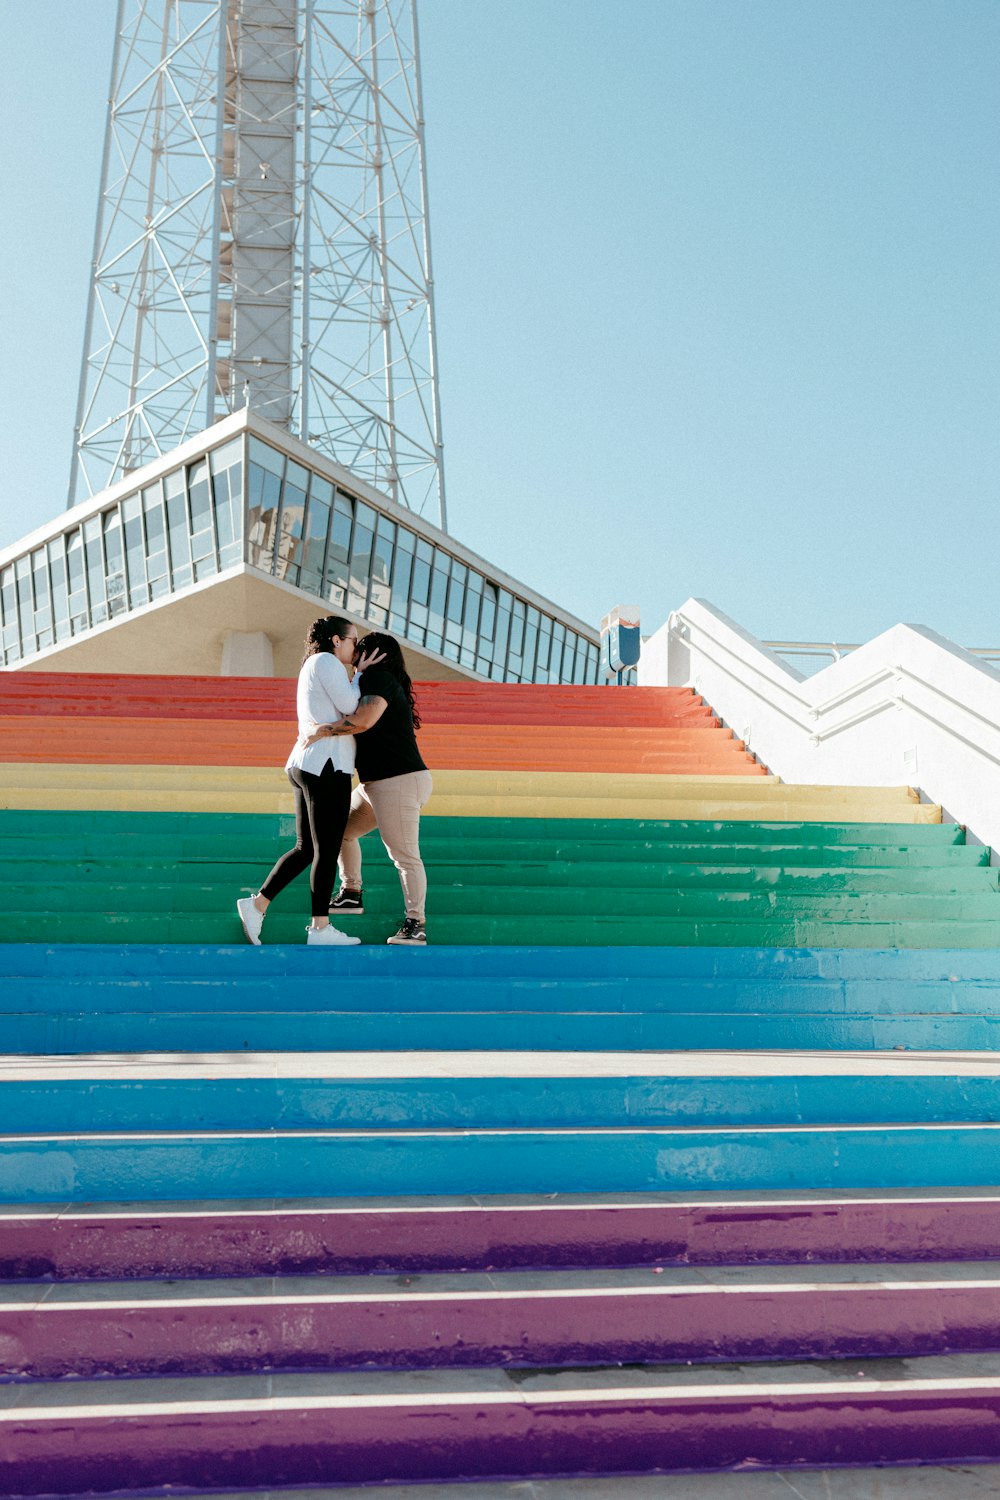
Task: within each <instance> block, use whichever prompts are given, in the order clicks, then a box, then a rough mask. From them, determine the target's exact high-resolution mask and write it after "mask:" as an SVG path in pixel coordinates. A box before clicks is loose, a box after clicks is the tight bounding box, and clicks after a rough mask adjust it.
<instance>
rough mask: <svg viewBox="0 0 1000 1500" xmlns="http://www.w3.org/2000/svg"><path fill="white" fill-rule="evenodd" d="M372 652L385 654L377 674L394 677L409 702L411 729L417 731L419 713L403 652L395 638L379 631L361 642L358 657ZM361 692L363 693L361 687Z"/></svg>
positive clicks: (375, 631) (374, 631)
mask: <svg viewBox="0 0 1000 1500" xmlns="http://www.w3.org/2000/svg"><path fill="white" fill-rule="evenodd" d="M372 651H383V652H384V653H385V661H380V662H379V664H378V668H377V670H378V671H379V672H381V671H386V672H390V673H391V674H392V676H393V677H395V679H396V681H397V682H398V683H399V685H400V687H401V688H402V689H403V692H404V693H405V694H406V696H407V699H408V700H409V704H410V712H411V713H412V715H413V727H414V729H419V728H420V713H419V711H418V709H417V700H416V698H414V696H413V683H412V682H411V680H410V674H409V672H408V671H407V670H406V662H405V661H404V660H403V652H402V649H401V648H400V644H399V642H398V641H397V640H396V637H395V636H394V635H384V634H383V633H382V631H381V630H373V631H372V632H371V634H370V635H366V636H365V638H364V640H363V641H362V642H361V644H360V646H359V647H358V655H359V656H363V655H367V654H369V653H371V652H372ZM361 691H362V692H364V686H363V685H362V689H361Z"/></svg>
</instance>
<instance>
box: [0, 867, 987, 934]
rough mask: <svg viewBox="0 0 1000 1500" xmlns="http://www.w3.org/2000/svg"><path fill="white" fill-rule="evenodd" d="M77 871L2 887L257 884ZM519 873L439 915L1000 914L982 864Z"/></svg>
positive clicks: (98, 900)
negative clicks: (761, 871) (956, 871)
mask: <svg viewBox="0 0 1000 1500" xmlns="http://www.w3.org/2000/svg"><path fill="white" fill-rule="evenodd" d="M591 869H592V874H593V876H595V877H601V876H604V877H605V879H606V877H607V875H608V867H607V866H597V867H591ZM74 873H75V874H76V876H77V878H75V879H73V880H68V881H53V880H51V879H45V878H44V877H43V878H42V879H39V880H34V881H32V880H29V879H22V878H21V874H20V871H18V872H17V875H16V878H15V879H13V880H11V881H10V882H9V883H5V885H4V903H5V907H6V911H7V912H8V913H9V914H10V916H11V917H12V918H13V917H14V916H15V915H16V914H19V913H22V912H31V913H33V914H35V915H36V916H41V915H43V914H45V915H47V914H48V913H50V912H51V913H53V914H54V913H57V912H74V913H76V914H78V915H79V914H84V913H87V912H95V913H115V914H119V913H120V914H121V915H122V916H123V917H124V916H126V915H130V916H131V915H134V916H139V915H143V916H145V915H146V914H152V915H154V916H160V915H163V914H168V915H171V916H174V915H176V916H184V915H186V914H187V913H204V912H213V911H214V912H222V911H224V910H225V909H226V908H227V907H228V906H229V905H231V904H234V903H235V900H236V896H237V894H242V893H243V892H245V891H247V890H253V889H254V887H255V884H256V882H254V881H249V882H247V881H246V880H244V881H242V882H241V883H240V884H239V885H237V884H236V883H235V881H234V880H232V879H223V880H219V881H216V882H214V883H210V882H209V881H208V880H207V879H204V878H200V875H199V871H198V867H193V868H192V869H190V870H185V871H183V872H181V875H182V878H181V879H174V880H171V881H168V882H154V881H153V880H149V881H144V880H142V879H141V878H140V879H136V880H135V881H128V880H125V879H122V877H121V875H119V877H118V879H117V880H102V879H98V878H96V877H95V876H94V875H91V876H89V877H88V876H87V874H86V873H85V872H82V871H81V872H74ZM174 873H175V874H176V873H177V872H174ZM241 873H243V874H244V875H245V874H246V873H247V872H246V871H243V872H241ZM262 873H263V874H266V873H267V872H266V871H264V872H262ZM511 873H512V872H511V870H510V869H509V867H507V866H505V865H500V864H497V865H496V866H494V867H492V869H487V870H485V871H483V870H481V869H480V870H476V869H473V870H469V871H467V872H465V878H464V879H462V876H461V874H460V873H459V872H457V871H456V872H455V874H456V877H457V878H455V879H453V881H452V882H451V883H449V882H448V881H447V880H442V881H438V882H436V883H435V885H434V887H433V891H432V894H431V896H430V898H429V899H430V910H431V912H432V914H433V917H434V919H435V920H436V921H437V922H438V923H440V922H442V921H447V920H449V919H452V918H462V917H466V918H471V919H473V920H478V919H479V917H480V914H481V913H483V911H484V910H485V911H489V912H491V913H493V914H495V916H496V918H511V917H512V918H515V919H518V920H523V921H525V922H528V923H532V924H534V925H537V923H538V922H539V920H540V919H541V918H547V917H559V918H562V919H563V920H564V921H566V920H569V921H573V920H575V921H577V922H578V923H581V924H586V923H588V922H590V921H592V920H594V919H595V918H601V919H605V920H617V921H625V920H629V921H631V922H632V923H633V924H638V923H640V922H641V921H643V920H649V921H654V922H655V921H656V920H657V919H660V918H662V917H668V918H670V919H671V920H682V919H684V918H685V917H686V918H689V919H691V920H697V919H698V918H706V917H707V918H713V917H714V918H716V919H717V920H724V919H725V918H726V916H727V915H729V914H730V913H732V914H734V915H735V916H737V917H738V918H740V919H741V920H744V921H745V920H750V919H752V918H754V917H756V918H758V919H761V918H767V917H771V916H775V917H781V916H797V915H801V916H802V917H803V918H808V917H810V916H812V917H818V918H822V919H826V920H831V919H832V920H841V921H844V922H863V921H866V920H867V921H876V922H877V921H893V920H908V921H918V920H922V921H931V920H936V921H940V922H944V921H946V920H949V919H953V920H957V921H963V920H964V921H975V920H976V919H977V918H979V919H984V920H987V921H989V920H997V919H1000V886H998V884H997V879H996V875H995V874H994V873H993V872H992V871H990V870H979V869H977V870H974V871H972V872H971V874H972V880H971V882H969V883H968V884H966V883H964V882H960V881H955V880H954V878H953V876H952V875H950V874H949V875H948V876H947V878H946V879H947V883H945V882H944V881H940V880H939V881H936V882H935V881H929V882H920V881H919V880H918V881H916V882H914V883H913V884H914V887H915V888H913V889H908V888H907V886H908V884H909V882H908V881H907V879H906V877H905V876H904V877H902V878H900V879H899V880H898V881H897V880H896V879H895V878H892V877H890V879H889V880H888V881H880V880H879V879H878V877H871V876H867V877H866V875H865V874H864V873H859V874H858V875H857V876H855V875H854V874H853V873H852V872H845V874H844V875H843V876H836V877H830V878H828V879H826V880H817V881H815V882H811V881H809V880H808V879H806V880H797V879H794V878H792V879H789V880H788V881H783V880H781V879H777V880H775V881H773V882H772V881H769V880H767V879H766V872H765V876H764V877H762V878H760V879H755V878H754V876H753V873H752V872H750V871H746V872H744V873H742V874H741V875H739V876H738V877H737V878H735V879H734V878H733V877H731V876H728V875H726V874H725V873H724V872H717V873H715V874H714V875H713V874H711V873H706V874H705V876H704V878H703V880H701V881H695V880H692V879H691V878H690V877H688V878H686V879H685V883H684V884H677V883H674V884H671V883H669V882H667V881H665V880H662V879H660V878H658V877H659V876H660V873H661V872H658V871H654V872H652V874H653V876H654V878H653V879H651V880H650V882H649V884H648V885H645V886H644V885H640V884H639V883H638V882H636V883H634V884H633V883H632V879H631V877H629V878H628V879H627V880H626V879H623V880H621V881H619V882H614V883H603V884H602V883H600V881H599V879H591V880H590V881H589V882H588V880H587V873H588V872H587V870H586V868H585V869H584V870H583V871H582V872H580V878H579V879H578V876H577V872H576V870H575V869H574V868H573V867H567V868H565V869H562V870H560V869H558V868H553V867H551V866H550V867H549V868H548V872H547V873H548V875H549V878H548V879H545V878H544V875H545V873H546V871H545V870H540V871H539V872H538V876H539V878H537V879H536V880H530V879H529V880H528V881H527V882H525V883H524V884H521V883H520V882H518V883H516V884H515V883H512V882H511ZM192 875H193V877H194V878H191V877H192ZM261 878H262V877H261ZM570 882H572V883H570ZM883 886H886V887H887V888H883ZM282 894H284V893H282ZM296 895H297V898H298V899H297V900H296V897H295V896H291V895H290V896H287V897H285V900H284V901H281V902H276V903H275V908H274V911H273V912H269V913H268V922H267V927H268V931H270V929H271V926H272V924H273V925H274V927H275V928H276V929H277V931H278V933H279V935H280V934H282V933H283V932H284V931H286V930H287V928H288V927H289V926H290V924H291V923H293V922H299V921H301V916H300V915H296V913H295V911H294V910H291V911H289V910H287V908H288V907H290V906H292V904H293V903H294V905H295V906H297V907H298V910H299V912H300V913H301V911H302V908H303V905H305V906H306V907H307V906H308V891H307V883H306V882H305V881H303V882H301V883H300V885H299V887H298V890H297V893H296ZM370 895H371V903H372V907H373V912H372V913H366V915H379V914H385V913H390V914H392V913H398V911H399V907H400V903H401V897H400V892H399V882H398V880H397V881H396V882H395V888H393V885H391V884H390V883H389V882H388V881H385V882H379V883H377V884H373V885H372V886H371V888H370ZM588 908H589V910H588ZM307 916H308V911H307ZM234 920H235V918H234ZM286 941H287V938H286Z"/></svg>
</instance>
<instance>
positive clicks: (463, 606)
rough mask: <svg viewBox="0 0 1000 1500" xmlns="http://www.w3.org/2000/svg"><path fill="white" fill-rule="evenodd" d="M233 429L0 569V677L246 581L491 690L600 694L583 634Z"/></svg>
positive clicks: (326, 476) (399, 517) (326, 474)
mask: <svg viewBox="0 0 1000 1500" xmlns="http://www.w3.org/2000/svg"><path fill="white" fill-rule="evenodd" d="M240 415H241V418H242V423H241V430H240V431H239V432H238V433H237V434H236V435H229V436H226V437H225V438H223V440H222V441H219V442H218V443H217V445H215V446H211V443H212V438H213V435H215V434H217V435H218V436H219V437H220V438H222V429H223V427H224V428H226V429H228V428H231V426H232V425H233V422H234V419H229V421H227V422H226V423H225V424H220V427H219V428H216V429H213V430H212V431H210V432H208V433H206V434H204V435H203V440H202V444H201V451H200V452H196V453H194V455H193V456H192V453H191V447H192V445H191V444H187V445H185V447H184V448H183V449H180V450H178V451H177V453H176V454H175V455H173V456H172V457H173V458H174V459H175V460H176V461H175V462H172V461H171V456H168V457H166V458H164V459H163V460H161V461H160V463H158V464H157V465H154V466H151V467H150V468H149V469H148V470H145V471H143V472H140V473H138V474H137V475H136V476H135V481H136V482H135V485H134V486H131V487H130V485H129V482H128V481H124V482H123V483H121V484H119V485H117V486H116V487H115V488H114V489H113V490H108V491H106V492H105V494H104V496H100V495H98V496H95V497H94V499H93V501H91V502H87V503H85V504H84V505H83V506H78V507H76V509H75V510H73V511H70V512H67V513H66V516H65V517H64V518H63V524H62V526H61V527H60V526H59V525H57V524H53V526H51V527H48V528H45V532H44V533H39V534H36V537H35V538H30V539H28V542H26V543H25V545H24V548H23V550H19V549H18V548H13V549H8V550H7V551H6V552H5V553H2V554H0V665H2V666H6V667H14V666H17V665H20V664H24V665H28V664H29V663H30V660H31V658H32V657H33V656H36V655H37V654H38V653H41V652H48V651H49V650H50V649H51V648H53V647H58V646H59V645H60V644H63V643H66V642H68V641H71V640H73V639H75V638H78V637H79V636H81V635H84V634H86V633H88V632H90V631H93V630H94V629H96V628H99V627H101V626H104V625H106V624H107V623H108V622H110V621H113V620H114V619H115V618H116V617H118V616H125V615H128V614H129V613H131V612H134V611H136V610H140V609H144V608H145V607H147V606H150V605H154V604H156V603H157V602H158V601H161V600H163V599H165V598H167V597H168V596H176V595H178V594H180V593H182V592H184V591H185V590H188V589H190V588H192V587H194V586H197V585H202V584H204V583H205V582H206V580H210V579H212V578H213V577H216V576H220V575H222V574H227V575H228V574H229V573H230V572H231V570H233V569H237V570H238V569H240V568H241V567H246V568H251V569H253V570H255V571H256V572H258V573H263V574H267V575H270V576H271V577H273V578H275V579H278V580H280V581H281V582H282V583H283V584H285V585H290V586H292V587H293V588H295V589H298V590H301V591H302V592H303V593H305V594H307V595H309V596H310V597H312V598H315V599H316V600H317V601H319V602H320V604H321V606H322V607H325V608H326V609H327V610H328V611H329V612H330V613H338V612H341V611H342V612H343V613H344V614H347V615H350V616H351V617H352V618H353V619H355V620H356V621H358V622H359V623H367V624H368V625H370V626H371V627H374V628H375V629H383V630H388V631H390V632H391V633H392V634H393V635H396V636H398V637H399V638H400V639H401V640H402V641H404V642H407V643H409V644H410V645H412V646H414V647H416V648H417V649H419V650H423V651H427V652H430V653H433V654H434V655H437V656H439V657H442V658H443V659H444V660H445V661H446V662H449V663H453V664H455V665H457V666H459V667H464V668H466V669H467V670H468V671H470V672H474V673H477V674H479V675H480V676H482V677H488V678H491V679H492V680H493V681H496V682H575V683H594V682H597V681H599V680H601V679H600V678H599V647H598V637H597V633H596V631H593V630H588V629H587V627H586V626H584V625H582V624H581V622H580V621H578V620H575V619H574V618H573V617H572V616H569V615H566V614H565V613H564V612H562V611H560V610H558V609H557V608H556V607H555V606H553V605H550V604H547V603H546V601H544V600H541V599H539V598H538V596H536V595H534V594H533V593H531V591H530V590H526V589H520V590H519V587H518V585H516V584H515V583H514V582H513V580H511V579H508V578H502V577H500V576H498V575H497V573H496V572H495V570H491V569H490V567H489V564H487V563H485V562H484V561H483V560H482V559H480V558H475V557H473V556H472V554H470V553H469V552H468V551H467V550H466V549H464V548H462V547H461V546H459V545H458V544H457V543H455V542H453V541H452V540H451V539H450V538H448V537H447V536H445V534H444V533H442V532H439V531H437V529H436V528H434V527H430V526H429V525H427V523H424V522H422V521H421V520H420V519H419V518H418V517H416V516H413V515H412V514H411V513H410V512H407V511H404V510H403V509H402V507H399V506H394V505H393V504H392V502H391V501H388V500H386V501H385V502H384V504H382V503H379V497H378V496H377V494H376V492H374V491H370V490H368V489H367V487H366V486H363V485H358V484H353V485H352V483H351V480H350V476H348V475H347V474H346V473H345V471H342V470H336V469H335V468H334V467H333V466H332V465H330V464H328V463H327V462H326V461H325V460H323V459H322V458H320V457H319V456H318V455H312V454H311V453H310V452H309V450H308V449H305V448H302V447H301V445H296V447H295V450H294V456H293V453H292V451H289V449H288V448H287V445H285V444H284V443H283V441H282V438H283V435H279V434H277V432H276V430H274V429H271V430H270V431H268V430H267V428H266V424H262V423H260V422H259V420H257V419H253V418H250V417H248V416H247V415H246V414H240ZM196 446H197V445H196ZM144 476H145V482H143V480H144ZM29 542H30V543H32V545H29Z"/></svg>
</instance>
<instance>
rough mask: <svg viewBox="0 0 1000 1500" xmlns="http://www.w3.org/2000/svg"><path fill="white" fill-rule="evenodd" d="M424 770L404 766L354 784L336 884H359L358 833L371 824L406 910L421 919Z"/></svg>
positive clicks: (356, 887)
mask: <svg viewBox="0 0 1000 1500" xmlns="http://www.w3.org/2000/svg"><path fill="white" fill-rule="evenodd" d="M432 785H433V783H432V781H431V773H430V771H407V773H406V775H405V776H387V777H386V779H385V780H384V781H365V782H362V784H361V785H360V786H359V787H355V789H354V794H353V796H352V797H351V815H350V817H349V818H348V820H347V827H346V828H345V829H344V840H343V843H342V844H341V846H340V860H339V862H338V863H339V866H340V885H341V889H343V888H344V887H347V888H348V889H349V890H352V891H360V889H361V847H360V845H359V844H358V839H359V838H361V837H362V836H363V835H364V834H366V833H371V831H372V829H373V828H377V829H378V831H379V833H380V834H381V835H382V842H383V844H384V845H385V847H386V852H387V853H388V855H389V858H390V859H391V860H392V862H393V864H394V865H395V866H396V869H397V870H398V871H399V883H400V885H401V886H402V887H403V901H404V902H405V905H406V915H407V916H408V917H416V919H417V921H418V922H422V921H423V920H424V902H425V901H426V899H427V876H426V875H425V874H424V866H423V861H422V860H421V858H420V809H421V808H422V807H423V805H424V803H425V802H426V801H427V799H428V797H429V796H430V794H431V787H432Z"/></svg>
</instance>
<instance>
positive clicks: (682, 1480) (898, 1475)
mask: <svg viewBox="0 0 1000 1500" xmlns="http://www.w3.org/2000/svg"><path fill="white" fill-rule="evenodd" d="M438 1490H439V1493H438V1495H437V1496H435V1497H434V1500H446V1497H447V1496H451V1497H453V1500H984V1497H986V1496H990V1497H991V1500H995V1497H996V1496H997V1495H1000V1465H997V1464H980V1463H977V1464H933V1465H926V1466H921V1467H920V1468H911V1467H903V1468H898V1467H897V1468H878V1469H875V1468H856V1467H853V1466H852V1467H849V1468H839V1469H803V1468H797V1469H778V1470H775V1471H773V1472H766V1471H761V1470H757V1471H756V1472H754V1471H748V1470H746V1469H741V1470H739V1471H738V1472H736V1473H732V1474H691V1473H687V1474H650V1475H645V1474H643V1475H634V1474H633V1475H629V1474H615V1475H613V1476H612V1477H610V1478H605V1477H601V1478H596V1479H595V1478H593V1477H588V1476H586V1475H582V1474H578V1475H575V1476H574V1477H573V1478H572V1479H524V1480H516V1479H515V1480H510V1481H504V1480H492V1481H487V1482H485V1483H477V1482H475V1481H473V1482H471V1483H468V1484H466V1483H463V1484H462V1485H461V1488H460V1489H459V1488H453V1487H451V1486H447V1487H445V1486H438ZM191 1493H192V1494H194V1493H195V1492H193V1491H192V1492H191ZM429 1493H430V1492H429V1491H428V1487H427V1486H426V1485H424V1484H388V1485H379V1486H378V1488H377V1489H375V1490H373V1489H372V1488H371V1487H370V1486H362V1487H361V1488H357V1487H355V1486H354V1485H348V1486H341V1485H338V1486H337V1488H336V1489H335V1490H333V1489H315V1488H312V1487H306V1488H298V1487H297V1488H296V1489H294V1490H269V1491H267V1492H266V1493H265V1494H262V1493H261V1491H260V1490H252V1491H251V1490H241V1491H239V1492H238V1493H235V1492H233V1491H231V1490H230V1491H227V1492H226V1494H224V1495H222V1494H219V1493H218V1492H217V1491H214V1492H213V1493H211V1494H208V1493H206V1491H204V1490H198V1491H197V1497H198V1500H428V1495H429ZM68 1500H89V1497H84V1496H78V1497H77V1496H73V1497H68Z"/></svg>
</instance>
